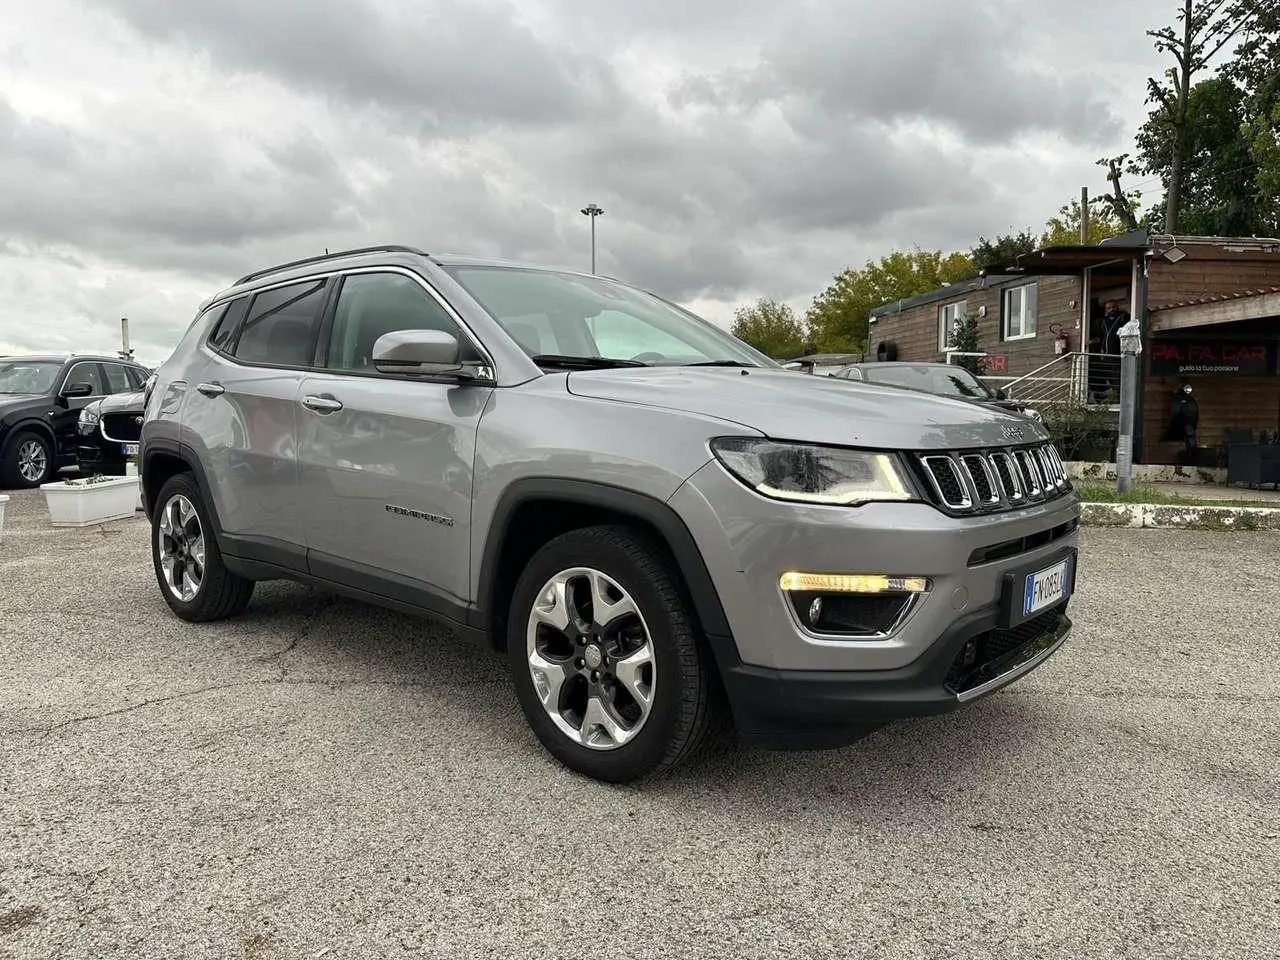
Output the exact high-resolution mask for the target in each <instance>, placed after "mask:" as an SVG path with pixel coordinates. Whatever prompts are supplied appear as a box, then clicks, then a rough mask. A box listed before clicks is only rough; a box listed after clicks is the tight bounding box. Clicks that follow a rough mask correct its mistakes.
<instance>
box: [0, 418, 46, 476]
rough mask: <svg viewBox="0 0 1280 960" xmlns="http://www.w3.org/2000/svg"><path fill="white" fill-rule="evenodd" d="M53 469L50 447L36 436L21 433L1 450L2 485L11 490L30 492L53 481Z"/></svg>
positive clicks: (26, 431)
mask: <svg viewBox="0 0 1280 960" xmlns="http://www.w3.org/2000/svg"><path fill="white" fill-rule="evenodd" d="M55 469H56V465H55V463H54V453H53V446H52V444H50V443H49V441H48V440H46V439H45V438H44V437H43V436H41V435H40V434H38V433H36V432H34V431H32V430H23V431H22V432H21V433H19V434H18V435H17V436H15V437H14V438H13V439H12V440H11V441H9V444H8V446H6V447H5V450H4V463H3V464H0V474H3V479H4V485H5V486H6V487H9V488H10V489H14V490H30V489H32V488H34V487H38V486H40V485H41V484H42V483H48V482H49V481H50V480H52V479H53V474H54V470H55Z"/></svg>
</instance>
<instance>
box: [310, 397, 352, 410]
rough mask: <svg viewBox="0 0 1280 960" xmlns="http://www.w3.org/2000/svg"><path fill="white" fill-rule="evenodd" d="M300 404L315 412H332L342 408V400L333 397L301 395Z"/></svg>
mask: <svg viewBox="0 0 1280 960" xmlns="http://www.w3.org/2000/svg"><path fill="white" fill-rule="evenodd" d="M302 405H303V406H304V407H306V408H307V409H308V410H314V411H315V412H316V413H333V412H335V411H337V410H341V409H342V401H341V400H335V399H334V398H333V397H303V398H302Z"/></svg>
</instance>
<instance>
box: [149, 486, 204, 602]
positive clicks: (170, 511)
mask: <svg viewBox="0 0 1280 960" xmlns="http://www.w3.org/2000/svg"><path fill="white" fill-rule="evenodd" d="M156 547H157V549H158V550H159V553H160V569H161V571H162V574H163V577H164V583H165V586H166V587H167V588H168V589H169V592H170V593H172V594H173V595H174V596H175V597H176V598H177V599H179V600H181V601H183V602H184V603H190V602H191V601H192V600H194V599H195V597H196V594H198V593H199V592H200V584H201V583H203V582H204V529H203V528H202V527H201V526H200V515H199V514H198V513H196V508H195V507H194V506H193V505H192V503H191V501H190V500H188V499H187V498H186V497H185V496H183V495H182V494H180V493H176V494H174V495H173V496H172V497H170V498H169V499H168V500H167V501H166V502H165V505H164V509H163V510H161V511H160V522H159V523H158V524H157V525H156Z"/></svg>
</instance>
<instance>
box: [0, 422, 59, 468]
mask: <svg viewBox="0 0 1280 960" xmlns="http://www.w3.org/2000/svg"><path fill="white" fill-rule="evenodd" d="M24 430H25V431H29V432H31V433H38V434H40V436H42V437H43V438H44V439H45V440H46V441H47V442H48V444H49V452H50V454H51V456H52V457H53V460H54V462H55V463H57V462H59V461H60V460H61V459H62V457H63V454H62V452H61V451H59V450H58V438H57V437H56V436H54V433H53V428H52V427H50V426H49V425H48V424H47V423H45V422H44V421H43V420H39V419H34V418H28V419H26V420H19V421H18V422H17V423H15V424H13V425H12V426H10V427H9V429H8V431H7V433H8V439H6V440H5V442H4V448H3V449H0V454H5V453H8V452H9V446H10V445H11V444H12V443H13V438H14V437H16V436H17V435H18V434H19V433H22V432H23V431H24Z"/></svg>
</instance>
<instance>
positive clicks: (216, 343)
mask: <svg viewBox="0 0 1280 960" xmlns="http://www.w3.org/2000/svg"><path fill="white" fill-rule="evenodd" d="M217 309H218V310H220V311H222V316H220V317H218V319H216V320H215V321H214V322H213V325H212V326H211V327H210V328H209V346H211V347H213V349H215V350H217V351H218V352H220V353H226V352H227V347H228V346H230V344H231V341H232V339H233V338H234V337H235V335H236V328H237V327H238V326H239V325H240V321H241V320H243V319H244V315H245V312H246V311H247V310H248V309H249V298H248V297H240V298H238V299H236V300H232V301H231V302H230V303H227V304H223V305H222V306H221V307H218V308H217Z"/></svg>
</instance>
